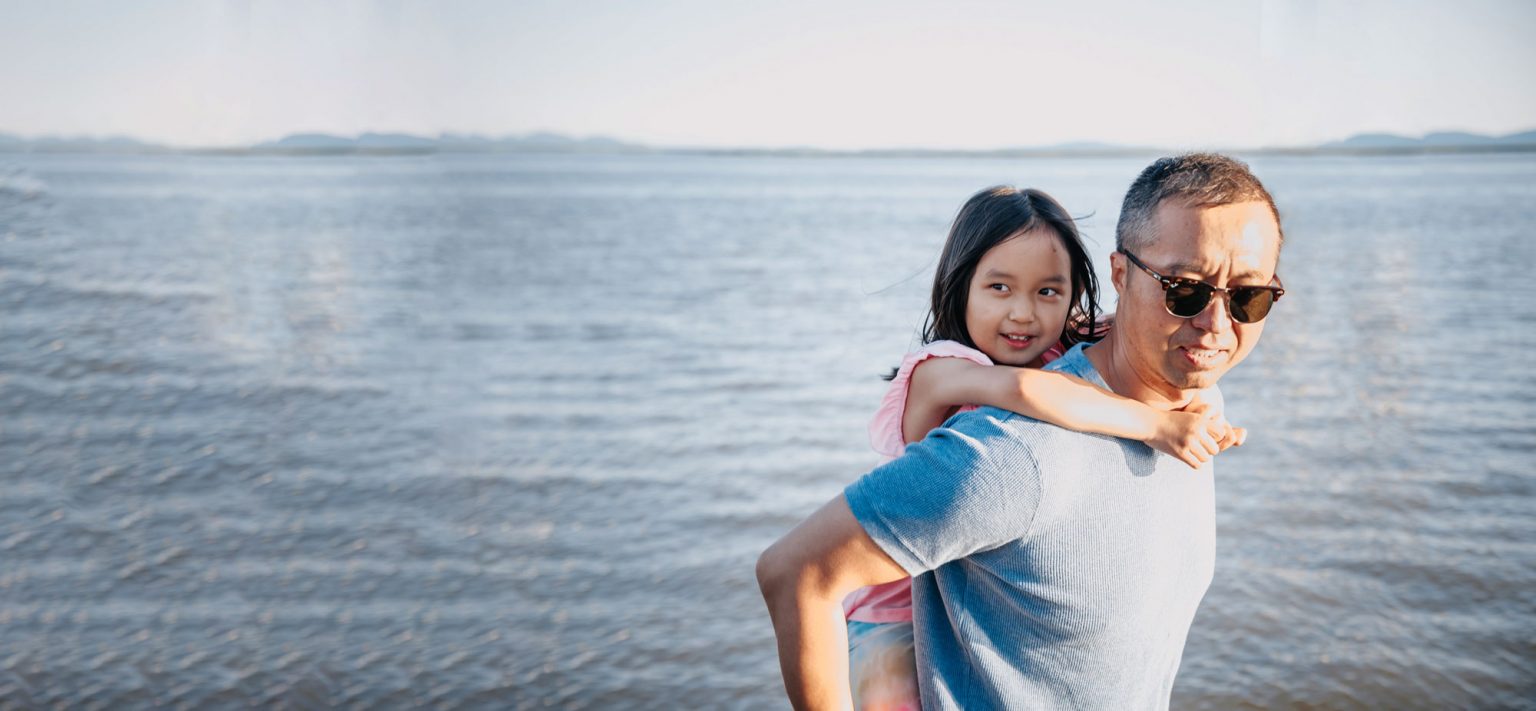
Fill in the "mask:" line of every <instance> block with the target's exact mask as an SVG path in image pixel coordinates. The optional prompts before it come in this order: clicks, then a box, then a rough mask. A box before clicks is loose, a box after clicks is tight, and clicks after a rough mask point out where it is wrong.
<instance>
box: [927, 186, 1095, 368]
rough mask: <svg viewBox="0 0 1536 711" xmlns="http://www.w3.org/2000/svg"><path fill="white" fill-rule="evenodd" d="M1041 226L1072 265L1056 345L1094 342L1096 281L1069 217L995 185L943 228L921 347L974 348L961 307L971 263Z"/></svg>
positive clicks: (1034, 195) (1032, 196)
mask: <svg viewBox="0 0 1536 711" xmlns="http://www.w3.org/2000/svg"><path fill="white" fill-rule="evenodd" d="M1041 227H1047V228H1050V229H1051V230H1052V231H1054V232H1055V233H1056V235H1057V236H1058V237H1060V238H1061V244H1062V246H1063V247H1065V248H1066V250H1067V255H1068V258H1069V261H1070V262H1071V263H1072V306H1071V308H1070V309H1069V310H1068V312H1067V322H1066V324H1065V325H1064V326H1063V328H1062V331H1061V342H1062V343H1063V344H1065V345H1066V346H1068V347H1071V346H1074V345H1077V344H1078V343H1083V342H1091V341H1096V340H1098V334H1097V333H1096V328H1095V324H1096V323H1097V321H1098V317H1099V280H1098V277H1096V276H1094V273H1093V260H1091V259H1089V258H1088V250H1087V249H1084V248H1083V239H1082V236H1081V235H1079V234H1078V232H1077V224H1076V223H1075V222H1074V221H1073V220H1072V216H1071V215H1070V214H1068V213H1067V209H1066V208H1064V207H1062V206H1061V203H1059V202H1056V200H1055V198H1052V197H1051V196H1050V195H1046V194H1045V193H1043V192H1040V191H1039V190H1035V189H1034V188H1025V189H1023V190H1020V189H1019V188H1015V187H1011V186H1007V185H999V186H996V187H991V188H987V189H986V190H983V191H981V192H979V193H976V194H975V195H973V196H971V199H970V200H967V201H966V202H965V205H964V206H962V207H961V208H960V214H958V215H956V216H955V223H954V225H953V226H951V227H950V228H949V238H948V239H947V240H945V242H944V252H943V254H942V255H940V257H939V266H938V269H937V270H935V272H934V275H933V300H932V304H931V305H930V307H929V311H928V318H927V320H926V321H924V322H923V343H924V344H925V345H926V344H929V343H932V342H934V341H941V340H950V341H957V342H959V343H963V344H965V345H966V346H969V347H971V348H975V347H976V344H975V343H974V342H973V341H972V340H971V334H970V333H968V332H967V331H966V328H965V308H966V305H967V302H968V300H969V298H970V293H971V277H972V276H973V275H974V274H975V273H976V265H977V264H978V263H980V262H981V258H982V255H985V254H986V253H987V252H988V251H989V250H991V249H992V248H993V247H996V246H997V245H999V244H1002V243H1003V242H1005V241H1007V240H1008V239H1009V238H1012V237H1014V236H1017V235H1020V234H1023V233H1025V232H1028V231H1030V230H1034V229H1038V228H1041Z"/></svg>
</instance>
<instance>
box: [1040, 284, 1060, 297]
mask: <svg viewBox="0 0 1536 711" xmlns="http://www.w3.org/2000/svg"><path fill="white" fill-rule="evenodd" d="M1040 295H1041V296H1061V291H1060V290H1058V289H1056V288H1054V287H1049V286H1048V287H1045V288H1044V289H1041V290H1040Z"/></svg>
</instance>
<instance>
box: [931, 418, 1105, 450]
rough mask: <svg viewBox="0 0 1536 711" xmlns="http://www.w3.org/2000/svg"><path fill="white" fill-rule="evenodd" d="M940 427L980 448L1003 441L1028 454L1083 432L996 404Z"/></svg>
mask: <svg viewBox="0 0 1536 711" xmlns="http://www.w3.org/2000/svg"><path fill="white" fill-rule="evenodd" d="M941 429H942V430H948V431H949V432H950V433H952V434H953V435H958V436H959V437H960V438H963V439H966V440H972V441H974V442H976V443H977V444H978V445H981V446H983V447H994V446H1000V445H1002V444H1004V443H1006V444H1007V445H1008V446H1009V448H1010V449H1012V448H1017V449H1018V450H1020V451H1021V452H1022V453H1024V454H1027V455H1031V456H1035V455H1036V454H1037V453H1042V452H1044V451H1046V450H1049V449H1051V448H1052V447H1054V446H1055V444H1056V443H1057V441H1058V440H1059V439H1060V438H1063V437H1065V438H1072V437H1075V436H1082V435H1083V433H1081V432H1078V431H1076V430H1069V429H1065V428H1062V427H1058V426H1056V425H1053V424H1051V423H1049V422H1046V421H1044V420H1037V419H1035V418H1033V417H1029V416H1028V415H1021V414H1019V413H1017V412H1011V411H1009V410H1002V409H999V408H996V407H980V408H977V409H975V410H970V411H967V412H962V413H959V414H957V415H955V416H953V417H951V418H950V419H949V421H948V422H945V423H944V426H943V427H942V428H941ZM938 431H939V430H935V432H938Z"/></svg>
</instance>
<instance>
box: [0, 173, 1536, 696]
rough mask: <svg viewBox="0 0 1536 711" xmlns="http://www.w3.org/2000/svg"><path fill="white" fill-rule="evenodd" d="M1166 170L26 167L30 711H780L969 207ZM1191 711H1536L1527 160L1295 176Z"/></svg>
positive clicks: (1242, 396)
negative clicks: (784, 576) (893, 395)
mask: <svg viewBox="0 0 1536 711" xmlns="http://www.w3.org/2000/svg"><path fill="white" fill-rule="evenodd" d="M1143 163H1144V161H1142V160H1139V159H1137V160H1121V159H1093V160H1033V161H1020V160H1006V161H1005V160H939V159H932V160H896V159H885V160H880V159H789V158H722V157H676V156H620V157H591V156H587V157H582V156H561V157H529V156H521V157H516V156H513V157H505V156H503V157H474V156H466V157H435V158H280V159H268V158H231V157H165V156H159V157H99V156H29V155H10V156H0V481H3V483H4V486H5V489H4V491H5V493H4V496H3V497H0V563H3V566H0V640H3V649H0V708H30V707H43V708H49V707H67V708H82V709H91V708H99V709H119V708H131V707H148V706H164V707H170V708H188V709H204V708H232V707H245V706H247V705H252V704H255V705H262V706H268V707H289V708H327V707H333V706H340V707H356V708H382V707H408V706H414V707H436V708H529V707H545V706H555V707H565V708H606V707H616V708H779V707H782V706H784V705H785V704H784V702H783V697H782V692H781V689H780V684H779V678H778V671H777V666H776V661H775V657H774V647H773V642H772V631H771V629H770V627H769V625H768V622H767V617H766V615H765V614H764V611H763V607H762V603H761V601H760V599H759V598H758V596H757V592H756V588H755V584H754V582H753V579H752V563H753V560H754V558H755V556H756V554H757V553H758V552H759V551H760V550H761V549H762V548H763V547H765V546H766V545H768V544H769V543H770V542H772V541H773V540H774V539H775V538H777V537H778V536H779V535H781V534H782V533H783V532H784V531H786V530H787V529H788V528H789V527H790V526H792V525H793V524H794V523H795V522H796V521H798V520H799V519H800V518H802V517H803V516H805V515H807V514H808V513H809V512H810V511H811V510H812V509H813V508H814V507H815V506H817V505H819V504H820V503H821V502H823V501H825V500H826V499H828V498H830V497H831V496H833V495H835V494H836V493H837V492H838V491H839V489H840V487H841V486H842V485H843V484H844V483H846V482H847V481H849V480H851V479H852V478H854V477H856V476H857V475H859V474H861V473H862V472H863V471H865V470H866V469H867V468H868V467H869V466H871V465H872V464H873V463H874V461H875V456H874V455H873V454H872V453H871V452H870V451H869V450H868V448H867V445H866V444H865V437H864V429H863V428H864V423H865V420H866V418H867V417H868V415H869V413H870V412H871V410H872V408H873V407H874V406H875V404H876V401H877V399H878V398H879V396H880V393H881V391H882V390H883V383H881V381H880V380H879V379H878V377H877V376H878V374H879V373H881V372H882V371H883V370H884V369H886V368H888V367H889V366H890V365H892V364H893V363H895V361H896V360H897V359H898V357H899V356H900V354H901V353H902V352H904V351H905V350H906V349H907V348H908V347H909V346H910V345H912V343H913V338H914V335H915V331H916V329H917V327H918V326H919V325H920V323H921V320H922V309H923V297H924V292H925V290H926V284H927V280H928V278H929V273H930V270H931V268H932V263H933V258H934V256H935V255H936V253H937V250H938V247H939V244H940V243H941V241H942V239H943V235H944V230H945V228H946V226H947V223H948V220H949V218H950V217H951V216H952V214H953V212H954V210H955V209H956V208H957V207H958V206H959V204H960V203H961V202H962V201H963V200H964V199H965V198H966V197H967V196H968V195H969V194H970V193H972V192H973V191H975V190H976V189H978V188H980V187H983V186H985V185H989V184H993V183H1000V182H1009V183H1017V184H1021V185H1033V186H1038V187H1042V188H1045V189H1047V190H1048V191H1050V192H1052V193H1053V194H1054V195H1056V196H1057V197H1058V198H1060V199H1061V200H1062V201H1063V202H1064V203H1065V204H1066V205H1067V206H1068V207H1069V208H1071V209H1072V210H1073V211H1075V212H1078V213H1082V214H1087V213H1092V215H1091V216H1090V217H1088V218H1087V219H1086V220H1085V222H1084V226H1085V229H1086V231H1087V233H1088V235H1089V236H1090V237H1092V238H1094V240H1095V241H1096V242H1097V245H1098V247H1097V251H1098V252H1099V253H1100V254H1104V253H1107V251H1108V248H1109V245H1111V244H1112V241H1113V234H1112V229H1113V224H1114V219H1115V215H1116V212H1117V208H1118V203H1119V198H1120V196H1121V194H1122V192H1123V190H1124V188H1125V186H1126V185H1127V184H1128V183H1129V181H1130V179H1131V178H1132V177H1133V176H1134V175H1135V173H1136V172H1137V170H1139V169H1140V167H1141V166H1142V164H1143ZM1254 165H1255V168H1256V170H1257V172H1258V173H1259V174H1260V175H1261V176H1262V177H1263V178H1264V179H1265V181H1266V182H1267V183H1268V184H1269V185H1270V187H1271V188H1272V190H1273V192H1274V193H1275V195H1276V197H1277V198H1278V200H1279V201H1280V203H1281V208H1282V211H1283V213H1284V214H1285V218H1286V228H1287V234H1288V245H1287V247H1286V253H1285V255H1284V258H1283V262H1282V273H1283V274H1284V276H1285V279H1286V285H1287V287H1288V294H1287V296H1286V299H1285V301H1284V302H1282V304H1281V306H1280V307H1279V308H1278V309H1277V311H1276V313H1275V314H1274V316H1272V322H1271V324H1270V327H1269V328H1268V330H1267V331H1266V333H1265V337H1264V342H1263V343H1262V344H1261V345H1260V346H1259V348H1258V350H1257V351H1256V352H1255V354H1254V356H1253V357H1252V358H1251V359H1250V360H1249V361H1248V362H1247V363H1245V364H1244V365H1243V366H1242V367H1240V368H1239V369H1238V370H1237V371H1235V372H1233V373H1232V374H1231V375H1230V376H1228V378H1227V379H1226V380H1225V381H1224V383H1223V385H1224V389H1225V391H1226V394H1227V398H1228V401H1229V412H1230V415H1231V417H1232V419H1233V420H1234V421H1236V422H1238V423H1239V424H1242V425H1245V426H1247V427H1249V428H1250V429H1251V430H1252V432H1253V434H1252V437H1251V442H1250V444H1249V445H1248V446H1247V447H1244V448H1243V449H1242V450H1240V451H1236V452H1232V453H1229V454H1226V455H1223V457H1222V458H1221V459H1220V464H1219V472H1218V475H1217V476H1218V485H1217V489H1218V507H1219V519H1218V521H1219V535H1220V542H1219V549H1218V562H1217V573H1216V581H1215V584H1214V585H1213V587H1212V589H1211V591H1210V594H1209V595H1208V597H1207V598H1206V600H1205V603H1204V605H1203V607H1202V608H1201V611H1200V613H1199V616H1198V617H1197V618H1196V620H1195V626H1194V629H1193V631H1192V633H1191V636H1190V639H1189V644H1188V648H1187V653H1186V655H1185V660H1184V666H1183V670H1182V673H1181V675H1180V677H1179V680H1178V684H1177V686H1176V688H1175V692H1174V705H1175V706H1176V707H1178V708H1212V709H1229V708H1287V707H1308V706H1326V707H1329V708H1352V707H1361V708H1363V707H1373V708H1410V707H1413V708H1446V707H1525V708H1536V702H1533V700H1532V699H1533V698H1536V476H1533V469H1536V467H1533V465H1532V462H1533V461H1536V458H1533V456H1532V455H1533V450H1536V374H1533V371H1532V369H1531V367H1530V366H1531V361H1532V358H1531V353H1533V352H1536V282H1533V280H1532V278H1531V273H1532V271H1533V268H1536V240H1533V238H1532V236H1533V234H1536V157H1533V156H1530V155H1519V156H1440V157H1423V158H1373V159H1359V158H1349V159H1334V158H1261V159H1258V160H1255V161H1254Z"/></svg>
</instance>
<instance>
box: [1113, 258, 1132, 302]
mask: <svg viewBox="0 0 1536 711" xmlns="http://www.w3.org/2000/svg"><path fill="white" fill-rule="evenodd" d="M1129 267H1130V262H1128V261H1126V259H1125V255H1124V254H1121V253H1120V252H1119V251H1115V252H1110V253H1109V281H1110V283H1112V284H1114V285H1115V294H1116V295H1117V296H1122V297H1123V296H1125V278H1126V276H1127V275H1129V274H1130V272H1129V271H1128V269H1129Z"/></svg>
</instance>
